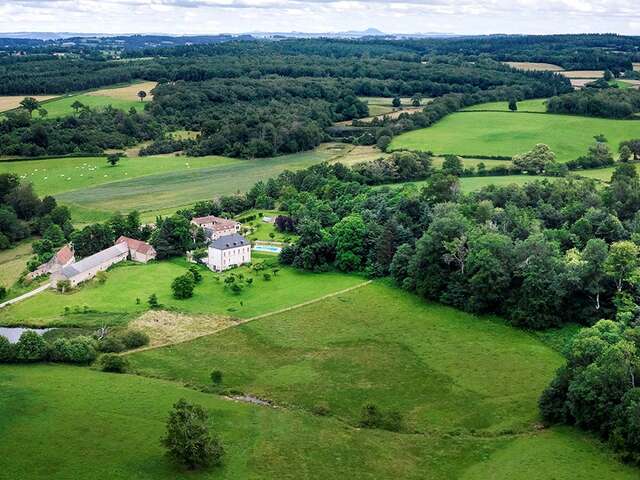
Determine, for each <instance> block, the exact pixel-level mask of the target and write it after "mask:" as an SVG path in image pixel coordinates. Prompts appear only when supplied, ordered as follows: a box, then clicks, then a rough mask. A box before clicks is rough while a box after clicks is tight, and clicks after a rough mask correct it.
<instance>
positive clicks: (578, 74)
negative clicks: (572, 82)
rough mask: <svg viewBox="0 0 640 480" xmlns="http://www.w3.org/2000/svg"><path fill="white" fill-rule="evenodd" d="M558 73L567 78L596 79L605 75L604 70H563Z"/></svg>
mask: <svg viewBox="0 0 640 480" xmlns="http://www.w3.org/2000/svg"><path fill="white" fill-rule="evenodd" d="M558 73H560V75H562V76H564V77H567V78H592V79H594V80H597V79H598V78H602V76H603V75H604V71H603V70H563V71H562V72H558Z"/></svg>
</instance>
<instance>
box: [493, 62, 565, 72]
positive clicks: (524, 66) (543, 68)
mask: <svg viewBox="0 0 640 480" xmlns="http://www.w3.org/2000/svg"><path fill="white" fill-rule="evenodd" d="M502 63H506V64H507V65H509V66H510V67H513V68H517V69H520V70H532V71H536V72H560V71H562V67H561V66H559V65H554V64H553V63H538V62H502Z"/></svg>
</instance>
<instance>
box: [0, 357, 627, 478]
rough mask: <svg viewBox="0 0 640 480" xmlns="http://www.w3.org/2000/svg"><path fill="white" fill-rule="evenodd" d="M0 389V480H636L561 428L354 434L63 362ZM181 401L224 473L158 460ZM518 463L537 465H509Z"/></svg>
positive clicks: (323, 421) (26, 372) (10, 373)
mask: <svg viewBox="0 0 640 480" xmlns="http://www.w3.org/2000/svg"><path fill="white" fill-rule="evenodd" d="M0 387H1V388H0V398H1V399H2V402H0V431H2V432H3V438H4V439H5V441H0V458H3V459H9V461H6V462H3V468H2V469H1V470H0V479H3V480H4V479H7V480H9V479H11V480H13V479H17V478H29V479H33V480H39V479H47V480H67V479H71V478H84V479H88V480H93V479H103V478H110V479H114V480H120V479H122V480H125V479H126V480H130V479H131V480H151V479H153V480H158V479H178V478H180V479H181V478H189V479H210V478H211V479H213V478H216V479H242V480H245V479H278V480H289V479H290V480H294V479H295V480H300V479H309V480H310V479H323V480H324V479H327V478H359V479H371V480H374V479H375V480H379V479H391V478H402V479H434V480H436V479H437V480H450V479H453V478H466V477H468V478H495V479H502V478H504V479H507V478H509V479H512V480H520V479H523V480H531V479H532V478H549V477H548V476H547V477H543V476H541V475H542V474H543V473H544V472H549V471H553V472H554V473H555V472H558V473H559V474H557V475H554V478H556V479H557V480H565V479H566V480H569V479H573V478H576V476H575V475H577V474H580V478H582V479H586V480H592V479H593V480H599V479H601V478H607V479H616V480H617V479H620V480H626V479H631V478H637V476H635V475H637V472H636V471H634V470H631V469H629V468H625V467H622V466H620V465H618V464H616V463H615V462H614V461H612V460H611V458H609V457H608V456H607V455H606V454H605V453H603V451H601V450H599V449H598V448H597V445H596V444H595V442H593V441H591V440H589V439H585V438H583V437H578V436H576V435H575V434H571V433H570V432H569V433H568V432H566V431H564V430H558V431H549V432H545V434H544V437H540V438H544V441H545V444H544V445H540V442H538V441H537V439H536V438H531V440H530V439H529V438H527V437H521V438H519V439H517V440H515V441H512V442H511V441H509V440H507V439H473V438H465V439H461V438H455V437H453V438H446V437H435V436H422V435H396V434H391V433H388V432H380V431H371V430H356V429H352V428H348V427H345V426H344V425H343V424H341V423H339V422H337V421H335V420H332V419H327V418H318V417H313V416H311V415H308V414H305V413H302V412H295V411H293V412H292V411H285V410H274V409H267V408H261V407H255V406H251V405H245V404H239V403H235V402H229V401H225V400H222V399H219V397H216V396H213V395H207V394H203V393H199V392H195V391H193V390H189V389H186V388H182V387H179V386H177V385H175V384H172V383H169V382H163V381H159V380H151V379H144V378H140V377H132V376H128V375H109V374H102V373H98V372H94V371H92V370H89V369H82V368H74V367H64V366H42V365H37V366H20V367H18V366H1V367H0ZM179 398H186V399H187V400H189V401H191V402H195V403H198V404H201V405H203V406H204V407H205V408H206V409H207V410H208V411H209V413H210V416H211V422H212V425H213V427H214V429H215V430H216V431H217V432H218V433H219V435H220V437H221V438H222V440H223V442H224V444H225V448H226V451H227V455H226V458H225V463H224V466H223V467H221V468H214V469H211V470H209V471H205V472H201V473H187V472H184V471H180V470H178V469H176V468H175V467H174V466H173V465H172V464H170V463H169V461H168V460H167V458H166V457H165V456H164V451H163V449H162V447H161V446H160V444H159V438H160V437H161V436H162V434H163V433H164V422H165V419H166V416H167V412H168V411H169V408H170V407H171V405H172V404H173V403H174V402H175V401H176V400H178V399H179ZM123 400H126V401H123ZM7 440H8V441H7ZM547 445H548V446H552V447H553V448H548V449H547V450H546V451H545V455H544V456H539V457H536V455H535V454H536V452H537V448H538V447H544V446H547ZM510 451H512V452H513V454H512V455H508V456H506V458H505V455H504V452H510ZM521 458H522V459H524V460H526V461H527V463H526V465H532V466H534V467H536V469H537V470H536V471H529V469H523V468H516V467H517V462H518V460H519V459H521ZM561 462H562V463H561ZM532 463H533V464H532ZM560 467H564V468H560ZM567 467H571V471H570V473H566V471H567ZM483 471H485V472H488V473H487V475H486V476H482V475H483V474H482V472H483ZM476 472H480V473H479V474H478V473H476ZM474 475H475V476H474ZM535 475H538V476H537V477H536V476H535Z"/></svg>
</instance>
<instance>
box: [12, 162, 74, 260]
mask: <svg viewBox="0 0 640 480" xmlns="http://www.w3.org/2000/svg"><path fill="white" fill-rule="evenodd" d="M72 230H73V226H72V225H71V215H70V214H69V210H68V209H67V207H64V206H59V205H58V204H57V203H56V200H55V199H54V198H53V197H50V196H47V197H44V198H42V199H40V198H39V197H38V196H37V195H36V194H35V192H34V191H33V187H32V186H31V184H30V183H25V182H21V181H20V178H19V177H18V176H17V175H15V174H12V173H3V174H0V250H4V249H7V248H10V247H11V246H12V245H14V244H15V243H16V242H18V241H20V240H24V239H26V238H28V237H29V236H30V235H32V234H38V235H41V236H43V237H47V236H55V237H59V236H62V238H63V239H64V237H65V235H67V236H68V235H70V233H71V231H72ZM49 258H50V257H49ZM47 260H48V258H47V259H45V260H44V261H47Z"/></svg>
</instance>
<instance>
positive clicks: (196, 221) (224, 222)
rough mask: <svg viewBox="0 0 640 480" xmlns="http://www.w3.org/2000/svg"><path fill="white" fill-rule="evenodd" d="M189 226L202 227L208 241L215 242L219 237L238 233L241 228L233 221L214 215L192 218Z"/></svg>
mask: <svg viewBox="0 0 640 480" xmlns="http://www.w3.org/2000/svg"><path fill="white" fill-rule="evenodd" d="M191 224H192V225H195V226H196V227H202V229H203V230H204V233H205V235H206V236H207V239H209V240H217V239H218V238H220V237H224V236H227V235H233V234H235V233H239V232H240V227H241V225H240V223H239V222H236V221H235V220H229V219H228V218H220V217H216V216H214V215H209V216H207V217H195V218H192V219H191Z"/></svg>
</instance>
